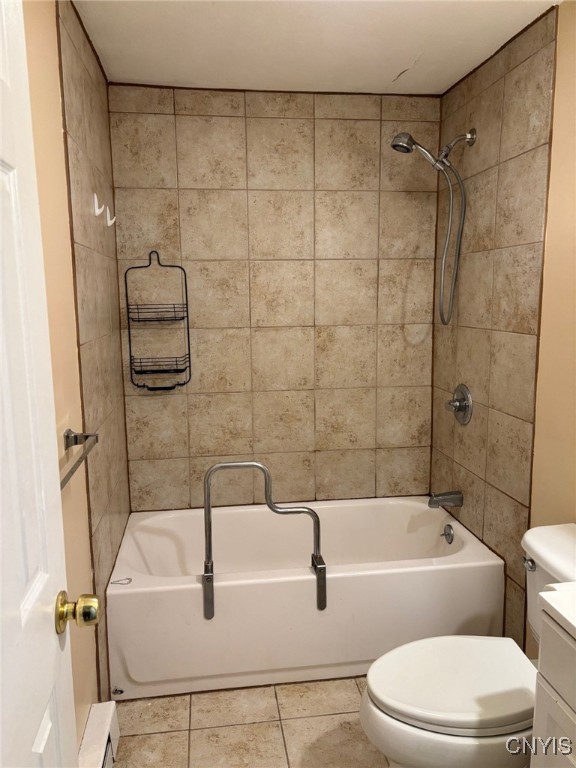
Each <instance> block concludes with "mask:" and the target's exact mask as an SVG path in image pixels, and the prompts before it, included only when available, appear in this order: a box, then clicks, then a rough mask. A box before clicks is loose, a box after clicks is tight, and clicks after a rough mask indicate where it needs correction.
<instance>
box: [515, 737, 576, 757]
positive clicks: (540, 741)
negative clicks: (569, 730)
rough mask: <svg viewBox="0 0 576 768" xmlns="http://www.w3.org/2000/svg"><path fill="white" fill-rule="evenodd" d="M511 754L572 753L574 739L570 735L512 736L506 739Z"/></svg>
mask: <svg viewBox="0 0 576 768" xmlns="http://www.w3.org/2000/svg"><path fill="white" fill-rule="evenodd" d="M506 749H507V751H508V752H510V754H511V755H520V754H522V755H571V754H572V753H573V744H572V739H570V738H568V736H548V737H546V738H543V737H542V736H533V737H532V738H530V739H526V738H519V737H518V736H511V737H510V738H509V739H507V740H506Z"/></svg>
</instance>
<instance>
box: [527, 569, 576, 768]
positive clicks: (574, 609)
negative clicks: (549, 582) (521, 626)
mask: <svg viewBox="0 0 576 768" xmlns="http://www.w3.org/2000/svg"><path fill="white" fill-rule="evenodd" d="M558 587H559V588H558V589H557V590H555V591H551V592H543V593H541V595H540V598H539V599H540V605H541V607H542V610H543V611H544V613H543V617H542V631H541V635H540V656H539V663H538V679H537V686H536V702H535V708H534V729H533V737H534V739H535V740H536V742H535V752H534V754H533V755H532V758H531V761H530V768H573V767H574V768H576V584H570V585H558ZM543 742H544V743H543Z"/></svg>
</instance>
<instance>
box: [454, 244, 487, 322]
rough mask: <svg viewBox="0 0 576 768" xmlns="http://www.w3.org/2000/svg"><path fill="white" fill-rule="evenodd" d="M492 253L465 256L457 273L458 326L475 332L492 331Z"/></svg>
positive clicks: (467, 254)
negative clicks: (488, 329)
mask: <svg viewBox="0 0 576 768" xmlns="http://www.w3.org/2000/svg"><path fill="white" fill-rule="evenodd" d="M493 263H494V256H493V252H492V251H487V252H482V253H466V254H463V255H462V258H461V260H460V268H459V272H458V322H459V324H460V325H466V326H470V327H472V328H490V327H491V323H492V287H493V275H494V267H493Z"/></svg>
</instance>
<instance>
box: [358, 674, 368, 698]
mask: <svg viewBox="0 0 576 768" xmlns="http://www.w3.org/2000/svg"><path fill="white" fill-rule="evenodd" d="M356 685H357V686H358V690H359V691H360V693H361V694H362V693H364V691H365V690H366V675H363V677H357V678H356Z"/></svg>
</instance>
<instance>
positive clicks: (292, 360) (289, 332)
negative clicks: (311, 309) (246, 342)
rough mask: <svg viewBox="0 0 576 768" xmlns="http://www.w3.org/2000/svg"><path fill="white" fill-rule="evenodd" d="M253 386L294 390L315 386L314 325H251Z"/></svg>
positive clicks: (259, 388) (258, 388)
mask: <svg viewBox="0 0 576 768" xmlns="http://www.w3.org/2000/svg"><path fill="white" fill-rule="evenodd" d="M252 387H253V389H254V391H255V392H257V391H262V390H279V389H287V390H295V389H312V388H313V387H314V329H313V328H254V329H253V330H252Z"/></svg>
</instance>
